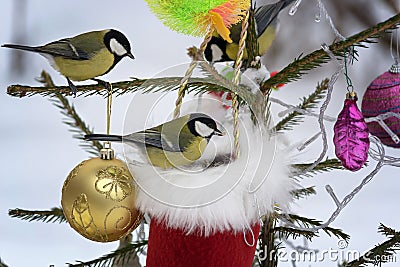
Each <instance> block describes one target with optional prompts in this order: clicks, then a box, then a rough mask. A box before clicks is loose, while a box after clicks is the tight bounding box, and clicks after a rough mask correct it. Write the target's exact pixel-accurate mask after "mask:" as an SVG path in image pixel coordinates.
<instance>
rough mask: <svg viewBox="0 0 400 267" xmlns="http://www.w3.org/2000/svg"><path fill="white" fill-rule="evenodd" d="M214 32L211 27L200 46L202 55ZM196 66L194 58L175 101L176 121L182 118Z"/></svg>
mask: <svg viewBox="0 0 400 267" xmlns="http://www.w3.org/2000/svg"><path fill="white" fill-rule="evenodd" d="M213 32H214V29H213V28H212V27H210V28H209V30H208V32H207V34H206V37H205V38H204V40H203V42H202V43H201V45H200V49H199V53H200V54H203V52H204V50H206V47H207V44H208V42H210V40H211V38H212V34H213ZM196 65H197V60H196V59H195V58H193V59H192V62H191V63H190V65H189V68H188V69H187V70H186V73H185V76H184V77H183V78H182V80H181V82H180V84H179V91H178V97H177V99H176V101H175V111H174V119H176V118H178V117H179V116H180V113H181V106H182V101H183V97H184V96H185V91H186V88H187V84H188V82H189V78H190V77H191V76H192V74H193V71H194V69H195V68H196Z"/></svg>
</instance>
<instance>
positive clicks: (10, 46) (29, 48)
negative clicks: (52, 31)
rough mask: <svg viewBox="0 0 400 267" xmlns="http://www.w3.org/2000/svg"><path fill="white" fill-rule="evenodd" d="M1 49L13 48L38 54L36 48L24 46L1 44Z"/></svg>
mask: <svg viewBox="0 0 400 267" xmlns="http://www.w3.org/2000/svg"><path fill="white" fill-rule="evenodd" d="M1 47H7V48H13V49H18V50H25V51H31V52H38V50H37V48H36V47H32V46H26V45H16V44H3V45H2V46H1Z"/></svg>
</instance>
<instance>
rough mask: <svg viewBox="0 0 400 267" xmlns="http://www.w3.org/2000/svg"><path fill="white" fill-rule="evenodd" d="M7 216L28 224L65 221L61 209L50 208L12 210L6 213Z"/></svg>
mask: <svg viewBox="0 0 400 267" xmlns="http://www.w3.org/2000/svg"><path fill="white" fill-rule="evenodd" d="M8 215H9V216H10V217H12V218H19V219H21V220H26V221H29V222H32V221H41V222H45V223H50V222H51V223H55V222H58V223H63V222H66V221H67V220H66V219H65V217H64V213H63V211H62V209H61V208H52V209H51V210H23V209H12V210H9V211H8Z"/></svg>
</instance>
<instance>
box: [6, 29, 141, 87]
mask: <svg viewBox="0 0 400 267" xmlns="http://www.w3.org/2000/svg"><path fill="white" fill-rule="evenodd" d="M2 47H8V48H14V49H20V50H25V51H30V52H35V53H39V54H41V55H42V56H44V57H45V58H47V59H48V60H49V62H50V65H51V66H52V67H53V68H54V69H56V70H57V71H59V72H60V73H61V74H62V75H63V76H65V77H66V78H67V81H68V85H69V87H70V88H71V90H72V92H73V93H74V95H76V87H75V85H74V84H73V83H72V82H71V80H73V81H85V80H90V79H91V80H94V81H97V82H98V83H104V82H103V81H101V80H99V79H95V78H96V77H98V76H101V75H103V74H106V73H108V72H109V71H110V70H112V69H113V68H114V66H115V65H116V64H117V63H118V62H119V61H120V60H121V59H122V58H123V57H126V56H127V57H130V58H132V59H134V58H135V57H134V56H133V54H132V53H131V45H130V43H129V41H128V39H127V38H126V36H125V35H124V34H123V33H121V32H119V31H117V30H114V29H107V30H101V31H91V32H86V33H82V34H79V35H77V36H74V37H71V38H64V39H61V40H58V41H54V42H51V43H48V44H45V45H42V46H25V45H17V44H4V45H2Z"/></svg>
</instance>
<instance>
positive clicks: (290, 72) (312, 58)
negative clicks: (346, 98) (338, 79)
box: [261, 14, 400, 92]
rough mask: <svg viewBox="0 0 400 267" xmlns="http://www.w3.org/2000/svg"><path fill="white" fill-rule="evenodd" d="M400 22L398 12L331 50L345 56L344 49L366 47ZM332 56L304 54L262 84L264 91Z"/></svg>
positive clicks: (291, 79)
mask: <svg viewBox="0 0 400 267" xmlns="http://www.w3.org/2000/svg"><path fill="white" fill-rule="evenodd" d="M399 22H400V14H397V15H395V16H393V17H391V18H389V19H388V20H386V21H384V22H381V23H379V24H377V25H375V26H373V27H371V28H368V29H366V30H364V31H361V32H359V33H357V34H355V35H353V36H351V37H349V38H347V39H346V40H344V41H340V42H337V43H333V44H332V45H330V46H329V50H330V51H332V52H333V53H334V54H335V55H336V56H340V57H341V56H343V51H345V50H347V49H348V48H349V47H351V46H358V47H366V46H365V45H364V44H363V43H367V44H368V43H372V42H373V41H372V40H371V39H372V38H378V37H380V35H381V34H382V33H383V32H384V31H387V30H391V29H393V28H395V27H396V25H397V24H398V23H399ZM330 59H331V58H330V57H329V56H328V54H327V53H326V52H325V51H324V50H323V49H319V50H316V51H314V52H312V53H310V54H308V55H306V56H304V57H302V55H300V56H299V58H297V59H295V60H294V61H293V62H292V63H290V64H289V65H287V66H286V67H285V68H284V69H283V70H281V71H280V72H278V73H277V74H276V75H274V76H273V77H271V78H269V79H268V80H267V81H265V82H264V83H263V84H262V85H261V91H262V92H268V90H269V89H270V88H272V87H274V86H277V85H278V84H282V83H288V82H291V81H295V80H298V79H299V78H300V77H301V76H302V75H304V74H306V73H307V72H308V71H309V70H311V69H314V68H316V67H319V66H321V65H322V64H324V63H327V62H328V61H329V60H330Z"/></svg>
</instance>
